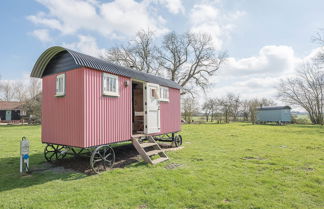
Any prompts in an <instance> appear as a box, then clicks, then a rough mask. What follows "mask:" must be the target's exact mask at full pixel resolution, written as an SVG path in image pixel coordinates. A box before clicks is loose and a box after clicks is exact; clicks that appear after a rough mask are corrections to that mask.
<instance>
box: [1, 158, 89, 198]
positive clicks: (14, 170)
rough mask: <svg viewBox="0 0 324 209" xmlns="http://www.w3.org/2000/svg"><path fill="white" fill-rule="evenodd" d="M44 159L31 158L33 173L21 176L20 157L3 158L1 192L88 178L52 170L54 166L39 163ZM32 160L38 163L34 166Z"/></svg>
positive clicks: (72, 172)
mask: <svg viewBox="0 0 324 209" xmlns="http://www.w3.org/2000/svg"><path fill="white" fill-rule="evenodd" d="M42 157H43V155H42V154H33V155H31V156H30V159H31V160H30V166H31V173H30V174H26V175H20V173H19V157H8V158H1V159H0V165H1V166H0V172H1V173H0V192H2V191H6V190H12V189H17V188H25V187H30V186H34V185H39V184H44V183H46V182H50V181H53V180H58V179H60V180H63V181H71V180H76V179H80V178H83V177H85V176H86V175H84V174H81V173H76V172H74V171H72V170H59V169H57V170H52V169H53V168H54V166H44V162H39V159H41V158H42ZM32 159H35V161H38V163H37V164H32V162H33V161H32ZM33 169H34V171H33Z"/></svg>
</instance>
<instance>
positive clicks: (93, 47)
mask: <svg viewBox="0 0 324 209" xmlns="http://www.w3.org/2000/svg"><path fill="white" fill-rule="evenodd" d="M78 39H79V40H78V41H77V42H73V43H64V44H63V46H64V47H66V48H69V49H72V50H75V51H79V52H82V53H85V54H89V55H91V56H94V57H98V58H100V56H103V55H104V53H105V50H104V49H100V48H99V47H98V45H97V42H96V39H95V38H94V37H91V36H84V35H79V36H78Z"/></svg>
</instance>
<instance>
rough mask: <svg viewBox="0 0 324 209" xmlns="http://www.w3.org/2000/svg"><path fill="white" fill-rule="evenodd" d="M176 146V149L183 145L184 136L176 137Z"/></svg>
mask: <svg viewBox="0 0 324 209" xmlns="http://www.w3.org/2000/svg"><path fill="white" fill-rule="evenodd" d="M174 145H175V146H176V147H180V146H181V145H182V136H181V135H176V136H175V137H174Z"/></svg>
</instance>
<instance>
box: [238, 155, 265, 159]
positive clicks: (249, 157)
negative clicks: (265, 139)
mask: <svg viewBox="0 0 324 209" xmlns="http://www.w3.org/2000/svg"><path fill="white" fill-rule="evenodd" d="M241 159H242V160H266V158H262V157H253V156H245V157H242V158H241Z"/></svg>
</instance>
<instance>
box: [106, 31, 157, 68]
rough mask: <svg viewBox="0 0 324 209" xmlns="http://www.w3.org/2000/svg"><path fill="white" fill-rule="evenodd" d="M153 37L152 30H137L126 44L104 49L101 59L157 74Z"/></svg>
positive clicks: (155, 49)
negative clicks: (132, 38) (133, 37)
mask: <svg viewBox="0 0 324 209" xmlns="http://www.w3.org/2000/svg"><path fill="white" fill-rule="evenodd" d="M153 38H154V33H153V32H152V31H150V30H148V31H144V30H142V31H139V32H138V33H137V34H136V37H135V39H134V40H132V41H130V42H129V43H128V44H127V45H121V46H118V47H114V48H111V49H109V50H108V51H106V54H105V56H104V57H103V59H105V60H108V61H111V62H113V63H115V64H118V65H121V66H125V67H129V68H133V69H135V70H138V71H143V72H146V73H151V74H157V73H158V72H159V71H158V69H159V64H158V61H157V60H158V58H157V56H158V54H157V48H156V46H155V45H154V43H153Z"/></svg>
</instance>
